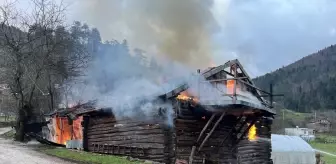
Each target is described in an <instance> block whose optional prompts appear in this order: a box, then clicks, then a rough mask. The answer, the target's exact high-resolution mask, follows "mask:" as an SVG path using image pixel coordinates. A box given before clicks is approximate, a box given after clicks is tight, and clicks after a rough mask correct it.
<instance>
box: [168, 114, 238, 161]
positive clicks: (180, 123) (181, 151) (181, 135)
mask: <svg viewBox="0 0 336 164" xmlns="http://www.w3.org/2000/svg"><path fill="white" fill-rule="evenodd" d="M179 110H180V113H183V116H180V117H178V119H176V120H175V131H176V159H178V160H185V161H188V160H189V157H190V155H191V152H192V147H193V146H196V153H195V154H194V156H193V160H192V161H193V162H192V163H196V164H197V163H204V162H205V163H207V162H214V163H229V162H231V161H232V160H233V158H234V156H233V154H232V152H231V149H230V148H231V147H232V143H233V140H234V139H235V136H232V135H231V134H230V133H229V132H230V131H231V130H232V128H234V125H232V124H233V122H234V121H235V120H236V119H237V118H236V117H235V116H232V115H229V116H224V118H223V120H222V121H221V122H220V123H219V125H218V126H217V128H216V129H215V130H214V132H213V133H212V135H211V136H210V138H209V139H208V140H207V141H206V142H205V144H204V146H203V147H202V149H201V150H200V151H198V149H199V146H200V143H196V141H197V139H198V137H199V135H200V133H201V131H202V129H203V128H204V126H205V125H206V123H207V121H208V120H207V119H209V118H207V119H204V120H199V119H198V118H195V117H193V115H192V114H191V113H190V112H188V109H179ZM218 117H219V115H218ZM217 119H218V118H217ZM214 120H216V119H214ZM215 122H216V121H213V122H212V123H211V124H210V125H209V128H207V130H206V131H205V133H204V137H203V138H202V139H201V141H200V142H202V141H203V139H204V138H205V136H206V135H207V134H208V133H209V132H210V130H211V128H212V127H213V126H214V124H215ZM226 136H228V137H227V139H226V140H225V142H224V143H223V144H222V145H221V147H219V145H220V143H221V142H222V141H223V139H224V138H226Z"/></svg>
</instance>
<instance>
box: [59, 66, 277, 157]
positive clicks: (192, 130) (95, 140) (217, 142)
mask: <svg viewBox="0 0 336 164" xmlns="http://www.w3.org/2000/svg"><path fill="white" fill-rule="evenodd" d="M199 74H201V75H202V77H204V79H205V80H204V79H203V81H201V80H200V82H199V83H202V82H206V83H208V84H209V83H210V84H211V85H212V86H213V87H214V88H217V86H220V85H221V86H223V85H224V86H225V90H222V91H221V95H220V98H219V99H213V98H212V97H209V96H208V95H202V94H193V95H192V94H191V93H190V92H189V86H188V85H187V84H184V85H181V86H179V87H177V88H175V89H173V90H172V91H170V92H168V93H165V94H163V95H161V96H159V98H158V101H164V102H165V103H169V104H171V105H172V106H173V108H172V109H165V108H160V109H157V110H156V111H157V113H156V115H154V116H153V117H152V118H151V119H147V120H141V119H140V120H141V121H139V119H136V118H123V119H120V118H116V117H115V115H114V114H113V112H112V113H111V112H110V113H107V112H106V111H107V110H100V111H95V112H87V113H86V114H84V115H81V117H82V120H83V121H82V128H83V129H82V130H83V133H82V139H83V148H84V150H85V151H89V152H95V153H102V154H113V155H127V156H131V157H134V158H139V159H147V160H152V161H157V162H161V163H179V162H180V163H240V164H244V163H249V164H250V163H256V164H264V163H265V164H269V163H272V160H271V142H270V138H271V124H272V118H273V115H274V114H275V112H274V111H273V110H272V109H271V108H272V104H271V103H269V102H272V97H273V94H272V90H271V91H270V92H266V91H262V90H260V89H258V88H257V87H255V86H254V84H253V82H252V80H251V79H250V78H249V76H248V75H247V73H246V72H245V70H244V69H243V67H242V66H241V64H240V63H239V61H238V60H233V61H229V62H227V63H225V64H223V65H220V66H218V67H213V68H211V69H209V70H207V71H205V72H203V73H200V72H199ZM217 89H220V90H221V89H222V88H219V87H218V88H217ZM261 93H262V94H261ZM266 96H267V97H269V98H270V100H269V102H267V101H266V100H265V99H264V98H263V97H266ZM170 110H171V111H170ZM111 111H113V110H111ZM167 113H173V114H172V118H171V120H172V124H170V125H167V124H166V122H165V121H166V120H167V117H169V116H170V115H168V114H167ZM139 117H141V116H139ZM80 120H81V119H80ZM56 122H57V121H56ZM67 139H68V140H69V137H67ZM70 139H71V138H70ZM54 141H57V142H58V143H61V144H62V143H63V142H64V140H61V139H54Z"/></svg>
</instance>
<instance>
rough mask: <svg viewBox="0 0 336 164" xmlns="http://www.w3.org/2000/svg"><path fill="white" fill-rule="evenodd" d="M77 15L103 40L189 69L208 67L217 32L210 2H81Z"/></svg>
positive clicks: (90, 0)
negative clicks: (123, 42)
mask: <svg viewBox="0 0 336 164" xmlns="http://www.w3.org/2000/svg"><path fill="white" fill-rule="evenodd" d="M80 4H81V5H79V6H80V8H79V13H80V14H81V15H82V16H83V15H84V17H85V18H86V19H87V21H88V22H89V23H90V24H92V25H93V26H96V27H98V29H99V30H100V31H101V32H102V36H103V37H104V38H107V39H111V38H115V39H118V40H121V39H127V40H128V41H129V43H130V45H131V46H132V47H137V48H141V49H143V50H145V51H147V52H149V53H150V54H155V55H156V56H160V57H164V59H170V60H173V61H177V62H180V63H183V64H186V65H188V66H189V67H192V68H200V67H202V68H204V67H206V66H209V64H210V63H211V62H212V61H211V55H212V54H213V52H212V34H214V33H215V32H216V31H217V30H218V26H217V22H216V21H215V19H214V17H213V15H212V13H211V7H212V4H213V2H212V0H183V1H181V0H141V1H135V0H99V1H98V0H95V1H94V0H81V1H80Z"/></svg>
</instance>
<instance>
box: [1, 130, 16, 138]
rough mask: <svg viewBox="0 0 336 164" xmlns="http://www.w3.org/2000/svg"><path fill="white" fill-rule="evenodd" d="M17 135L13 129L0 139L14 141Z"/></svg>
mask: <svg viewBox="0 0 336 164" xmlns="http://www.w3.org/2000/svg"><path fill="white" fill-rule="evenodd" d="M14 135H15V130H14V129H12V130H10V131H8V132H6V133H4V134H1V135H0V137H1V138H5V139H13V138H14Z"/></svg>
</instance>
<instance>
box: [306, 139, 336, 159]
mask: <svg viewBox="0 0 336 164" xmlns="http://www.w3.org/2000/svg"><path fill="white" fill-rule="evenodd" d="M310 145H311V146H312V147H313V148H315V149H318V150H322V151H326V152H328V153H332V154H336V144H324V143H317V142H311V143H310ZM322 156H323V157H322V159H323V160H324V161H325V162H326V163H327V164H334V163H336V157H333V156H330V155H327V154H322Z"/></svg>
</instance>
